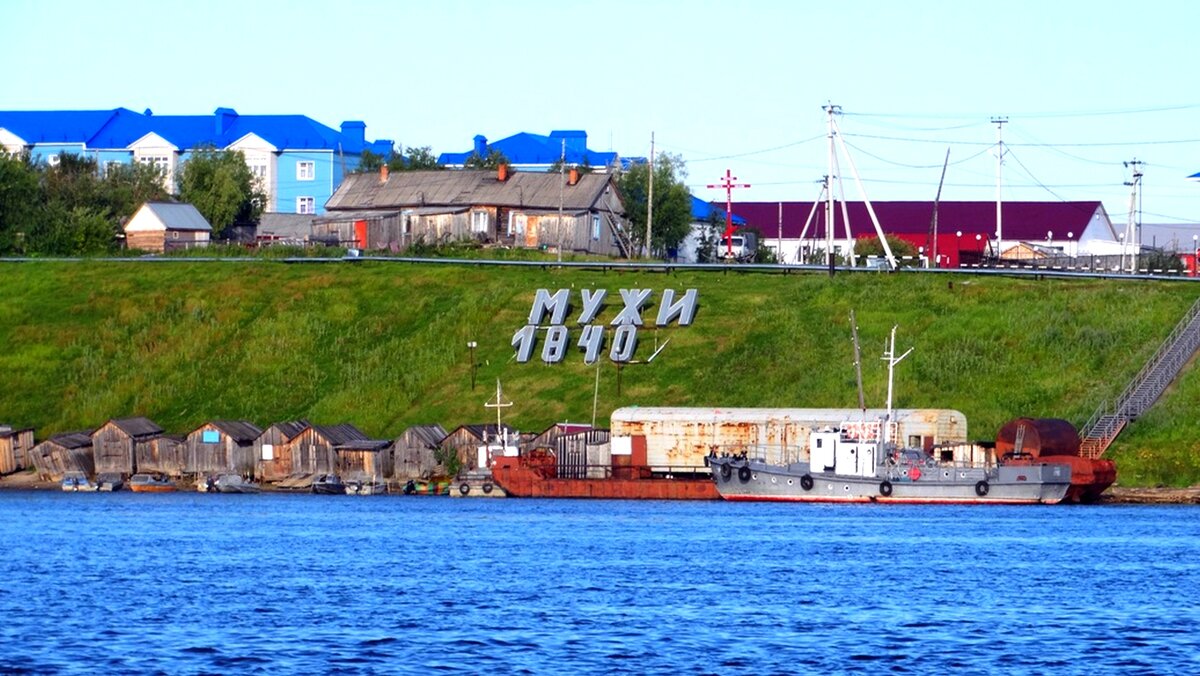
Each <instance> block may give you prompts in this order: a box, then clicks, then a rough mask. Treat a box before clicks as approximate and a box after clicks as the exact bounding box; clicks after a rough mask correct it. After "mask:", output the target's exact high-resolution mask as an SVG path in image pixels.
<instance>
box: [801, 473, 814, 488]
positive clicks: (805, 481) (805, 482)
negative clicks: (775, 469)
mask: <svg viewBox="0 0 1200 676" xmlns="http://www.w3.org/2000/svg"><path fill="white" fill-rule="evenodd" d="M812 487H813V478H812V476H811V475H808V474H805V475H804V476H802V477H800V488H803V489H804V490H806V491H811V490H812Z"/></svg>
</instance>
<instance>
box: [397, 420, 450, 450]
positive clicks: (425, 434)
mask: <svg viewBox="0 0 1200 676" xmlns="http://www.w3.org/2000/svg"><path fill="white" fill-rule="evenodd" d="M410 435H411V436H413V437H416V440H417V441H419V442H421V443H423V444H425V445H426V446H429V447H431V448H432V447H434V446H437V445H438V444H440V443H441V441H442V439H445V438H446V430H445V429H444V428H443V427H442V426H441V425H411V426H410V427H409V428H408V429H406V430H404V434H403V435H401V436H405V437H407V436H410Z"/></svg>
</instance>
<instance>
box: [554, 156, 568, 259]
mask: <svg viewBox="0 0 1200 676" xmlns="http://www.w3.org/2000/svg"><path fill="white" fill-rule="evenodd" d="M566 168H567V139H566V138H564V139H563V140H562V154H561V155H559V157H558V246H557V247H556V248H557V249H558V262H559V263H561V262H562V221H563V183H564V182H565V180H566V179H564V178H563V176H564V173H565V171H566Z"/></svg>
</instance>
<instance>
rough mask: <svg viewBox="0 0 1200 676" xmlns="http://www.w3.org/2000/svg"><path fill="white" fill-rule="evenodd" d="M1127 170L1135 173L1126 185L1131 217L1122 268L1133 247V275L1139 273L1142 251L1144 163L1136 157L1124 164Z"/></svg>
mask: <svg viewBox="0 0 1200 676" xmlns="http://www.w3.org/2000/svg"><path fill="white" fill-rule="evenodd" d="M1122 164H1124V165H1125V167H1126V168H1129V169H1131V170H1132V171H1133V173H1132V175H1131V176H1130V178H1129V180H1128V181H1125V185H1127V186H1129V187H1130V191H1129V217H1128V218H1127V219H1126V221H1125V236H1124V238H1122V240H1121V267H1122V269H1124V264H1125V252H1126V250H1127V247H1129V246H1130V245H1132V246H1133V253H1132V254H1130V256H1129V272H1130V274H1133V273H1135V272H1137V262H1138V254H1139V253H1141V250H1142V238H1141V236H1140V235H1141V220H1142V219H1141V215H1142V214H1141V210H1142V200H1141V192H1142V169H1141V167H1142V165H1143V164H1145V163H1144V162H1141V161H1139V160H1138V159H1137V158H1136V157H1135V158H1133V160H1131V161H1129V162H1123V163H1122Z"/></svg>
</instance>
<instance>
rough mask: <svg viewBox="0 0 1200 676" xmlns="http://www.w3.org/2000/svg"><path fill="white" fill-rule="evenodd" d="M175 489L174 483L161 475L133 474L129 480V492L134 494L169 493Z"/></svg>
mask: <svg viewBox="0 0 1200 676" xmlns="http://www.w3.org/2000/svg"><path fill="white" fill-rule="evenodd" d="M176 488H177V487H176V486H175V482H174V481H171V480H170V479H169V478H167V477H165V476H163V475H161V474H134V475H133V476H132V477H130V479H129V490H131V491H133V492H134V493H170V492H171V491H174V490H176Z"/></svg>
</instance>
